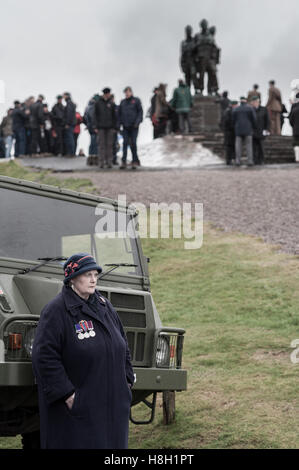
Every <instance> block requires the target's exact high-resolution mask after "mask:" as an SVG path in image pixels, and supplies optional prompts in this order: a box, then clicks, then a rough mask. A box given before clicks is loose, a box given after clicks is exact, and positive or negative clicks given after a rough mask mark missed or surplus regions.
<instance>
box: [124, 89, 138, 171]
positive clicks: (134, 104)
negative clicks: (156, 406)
mask: <svg viewBox="0 0 299 470" xmlns="http://www.w3.org/2000/svg"><path fill="white" fill-rule="evenodd" d="M124 94H125V98H124V99H123V100H121V102H120V105H119V122H120V125H121V126H122V128H123V156H122V163H121V166H120V169H121V170H123V169H125V168H126V167H127V152H128V146H130V149H131V153H132V169H133V170H134V169H136V168H137V167H138V166H139V165H140V161H139V158H138V154H137V136H138V132H139V126H140V124H141V122H142V120H143V109H142V104H141V101H140V99H139V98H137V96H134V95H133V90H132V88H131V87H130V86H127V87H126V88H125V89H124Z"/></svg>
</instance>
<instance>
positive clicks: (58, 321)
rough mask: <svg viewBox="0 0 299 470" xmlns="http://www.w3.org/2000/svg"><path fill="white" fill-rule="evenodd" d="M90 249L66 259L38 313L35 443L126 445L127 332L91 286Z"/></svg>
mask: <svg viewBox="0 0 299 470" xmlns="http://www.w3.org/2000/svg"><path fill="white" fill-rule="evenodd" d="M101 271H102V268H101V267H100V266H98V265H97V263H96V261H95V260H94V258H93V257H92V256H91V255H89V254H88V253H78V254H76V255H73V256H71V257H70V258H69V259H68V260H67V261H66V263H65V264H64V275H65V278H64V286H63V288H62V291H61V292H60V293H59V294H58V295H57V296H56V297H55V298H54V299H53V300H52V301H51V302H49V303H48V304H47V305H46V306H45V307H44V309H43V310H42V312H41V316H40V321H39V324H38V327H37V332H36V336H35V341H34V345H33V354H32V363H33V370H34V374H35V376H36V381H37V385H38V394H39V410H40V428H41V447H42V448H47V449H50V448H52V449H53V448H54V449H58V448H60V449H125V448H127V446H128V426H129V412H130V404H131V399H132V392H131V386H132V385H133V383H134V374H133V369H132V365H131V360H130V352H129V349H128V344H127V340H126V336H125V333H124V330H123V327H122V324H121V322H120V320H119V317H118V315H117V313H116V312H115V310H114V308H113V307H112V305H111V303H110V302H109V301H108V300H107V299H105V298H104V297H103V296H102V295H101V294H100V293H99V292H98V291H97V290H96V284H97V278H98V273H100V272H101Z"/></svg>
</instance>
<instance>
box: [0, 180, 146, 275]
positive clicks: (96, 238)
mask: <svg viewBox="0 0 299 470" xmlns="http://www.w3.org/2000/svg"><path fill="white" fill-rule="evenodd" d="M0 224H1V230H0V256H1V257H9V258H16V259H26V260H37V258H40V257H56V256H57V257H58V256H66V257H68V256H70V255H72V254H73V253H76V252H80V251H81V252H88V253H91V254H92V255H93V256H94V257H95V258H96V259H97V262H98V263H99V264H100V265H101V266H102V268H103V271H105V270H106V269H108V268H107V267H105V266H104V264H105V263H129V264H136V265H137V267H120V268H118V269H117V270H116V271H115V274H116V273H127V274H137V275H142V272H141V266H140V260H139V253H138V250H137V244H136V240H135V238H133V237H132V236H128V234H127V232H126V228H127V227H130V230H132V225H133V224H132V222H130V216H129V215H128V214H125V213H122V216H121V217H119V216H118V213H117V212H116V211H113V210H110V209H104V206H103V209H102V208H101V205H98V207H97V208H96V207H95V206H89V205H84V204H80V203H74V202H69V201H64V200H60V199H55V198H49V197H44V196H39V195H34V194H28V193H24V192H21V191H12V190H9V189H5V188H0ZM111 227H112V228H113V230H111ZM130 233H132V232H130ZM118 235H121V237H120V238H119V237H118ZM112 236H114V238H112ZM56 263H59V264H62V263H61V262H56Z"/></svg>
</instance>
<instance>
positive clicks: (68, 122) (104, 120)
mask: <svg viewBox="0 0 299 470" xmlns="http://www.w3.org/2000/svg"><path fill="white" fill-rule="evenodd" d="M124 94H125V97H124V99H123V100H122V101H121V102H120V104H119V105H116V104H115V101H114V95H113V94H112V93H111V89H110V88H108V87H106V88H104V89H103V90H102V95H99V94H95V95H94V96H93V97H92V98H91V99H90V101H89V102H88V105H87V106H86V109H85V112H84V114H83V116H82V115H81V114H80V113H79V112H78V111H77V110H76V105H75V103H74V102H73V100H72V97H71V94H70V93H68V92H65V93H64V94H63V95H58V96H57V102H56V103H55V105H54V106H53V108H52V109H51V111H50V110H49V108H48V105H47V104H46V103H45V102H44V99H45V98H44V96H43V95H39V96H38V97H37V99H36V100H35V99H34V97H32V96H31V97H29V98H28V99H27V100H26V101H24V102H23V103H21V102H20V101H18V100H16V101H15V102H14V108H10V109H9V110H8V112H7V115H6V116H5V117H4V118H3V120H2V122H1V124H0V136H1V141H0V153H1V152H2V155H1V156H2V157H5V158H7V159H10V158H18V157H23V156H25V155H29V156H46V155H56V156H74V155H76V151H77V144H78V137H79V134H80V126H81V124H85V126H86V128H87V130H88V132H89V134H90V145H89V151H88V153H89V155H98V161H99V167H100V168H104V167H107V168H112V166H113V164H116V163H117V151H118V147H119V145H118V137H117V136H118V132H120V131H121V134H122V137H123V155H122V161H121V165H120V169H124V168H126V166H127V149H128V147H130V148H131V152H132V162H131V166H132V168H133V169H135V168H137V167H138V166H139V165H140V161H139V158H138V154H137V136H138V130H139V125H140V123H141V122H142V120H143V109H142V104H141V101H140V99H139V98H137V97H135V96H134V95H133V91H132V88H131V87H129V86H128V87H126V88H125V89H124ZM13 143H14V155H13V156H12V147H13ZM79 155H82V156H84V151H83V150H82V149H81V150H80V152H79Z"/></svg>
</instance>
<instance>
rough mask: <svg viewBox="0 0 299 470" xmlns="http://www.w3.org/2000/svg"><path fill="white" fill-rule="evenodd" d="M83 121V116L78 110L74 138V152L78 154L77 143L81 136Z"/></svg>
mask: <svg viewBox="0 0 299 470" xmlns="http://www.w3.org/2000/svg"><path fill="white" fill-rule="evenodd" d="M82 122H83V118H82V116H81V114H80V113H79V112H78V111H76V125H75V127H74V140H75V152H74V154H75V155H76V151H77V143H78V137H79V134H80V131H81V129H80V125H81V124H82Z"/></svg>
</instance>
